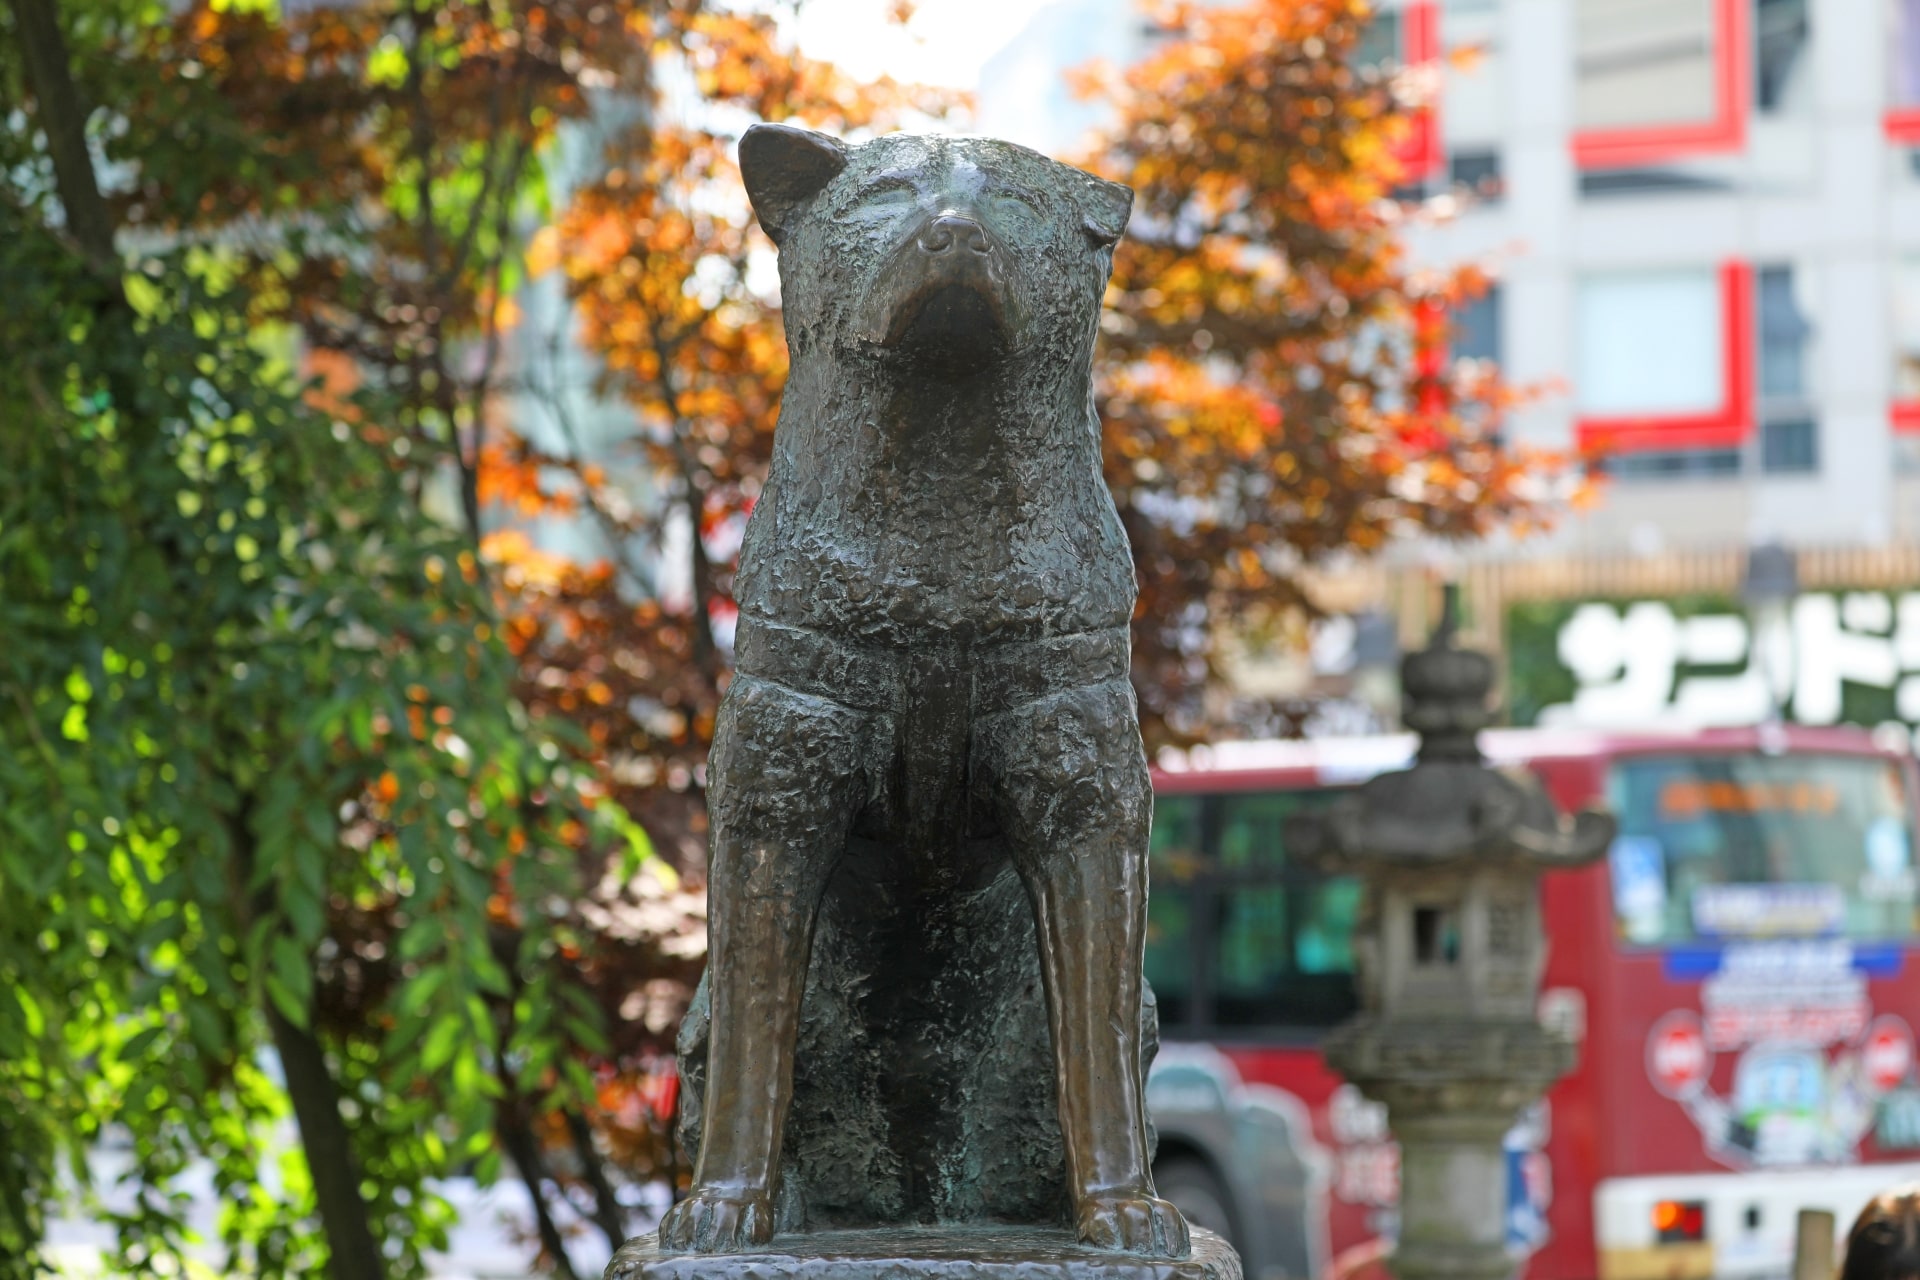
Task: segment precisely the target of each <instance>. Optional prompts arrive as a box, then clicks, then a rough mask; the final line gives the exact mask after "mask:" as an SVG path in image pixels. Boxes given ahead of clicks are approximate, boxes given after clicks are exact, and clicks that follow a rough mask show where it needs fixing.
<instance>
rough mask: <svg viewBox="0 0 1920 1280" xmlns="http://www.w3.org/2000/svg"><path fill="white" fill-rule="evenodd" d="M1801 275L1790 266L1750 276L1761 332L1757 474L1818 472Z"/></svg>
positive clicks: (1809, 334) (1808, 327)
mask: <svg viewBox="0 0 1920 1280" xmlns="http://www.w3.org/2000/svg"><path fill="white" fill-rule="evenodd" d="M1803 281H1804V275H1803V274H1797V273H1795V271H1794V269H1793V268H1792V267H1790V266H1769V267H1762V268H1760V269H1759V270H1758V271H1756V272H1755V273H1754V299H1755V304H1756V307H1757V309H1758V315H1757V316H1756V322H1757V323H1756V328H1757V329H1758V331H1759V339H1760V350H1759V365H1760V368H1759V375H1760V386H1759V402H1758V407H1759V419H1760V458H1759V462H1760V470H1761V471H1762V472H1764V473H1767V474H1770V475H1795V474H1802V475H1803V474H1806V473H1808V472H1812V471H1817V470H1818V469H1819V467H1820V431H1819V425H1818V419H1817V417H1816V416H1815V413H1814V407H1813V389H1812V386H1811V379H1810V372H1809V371H1810V369H1811V364H1812V362H1811V359H1810V350H1811V346H1812V340H1813V326H1812V325H1811V324H1810V323H1808V321H1807V308H1806V306H1805V305H1804V303H1803V301H1802V299H1801V297H1800V289H1801V286H1802V283H1803Z"/></svg>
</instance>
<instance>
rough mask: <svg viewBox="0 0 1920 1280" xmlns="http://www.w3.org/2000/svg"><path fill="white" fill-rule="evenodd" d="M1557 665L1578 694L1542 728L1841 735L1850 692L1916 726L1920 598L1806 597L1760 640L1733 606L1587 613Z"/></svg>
mask: <svg viewBox="0 0 1920 1280" xmlns="http://www.w3.org/2000/svg"><path fill="white" fill-rule="evenodd" d="M1554 657H1555V658H1556V659H1557V661H1558V663H1559V665H1560V666H1561V667H1562V668H1563V669H1564V670H1565V671H1566V672H1567V673H1568V674H1570V675H1571V676H1572V677H1573V682H1574V691H1573V694H1572V696H1571V697H1570V698H1568V699H1567V700H1565V701H1561V702H1556V703H1553V704H1552V705H1548V706H1544V707H1542V708H1541V709H1540V711H1539V714H1538V720H1539V723H1541V724H1543V725H1574V726H1581V727H1586V728H1595V729H1608V728H1644V727H1648V726H1651V725H1658V724H1663V723H1666V724H1675V725H1681V726H1686V727H1691V728H1715V727H1721V726H1737V725H1749V724H1756V723H1759V722H1761V721H1763V720H1765V719H1767V718H1768V717H1769V716H1770V715H1771V714H1773V713H1774V712H1775V711H1779V712H1781V713H1783V714H1784V715H1785V716H1786V717H1788V718H1790V719H1792V720H1795V721H1798V722H1799V723H1802V724H1811V725H1826V724H1837V723H1839V722H1841V721H1842V720H1843V719H1846V718H1848V715H1847V713H1848V710H1849V707H1848V699H1847V696H1846V692H1847V686H1849V685H1854V686H1860V687H1862V688H1864V689H1868V690H1874V691H1877V692H1878V693H1879V697H1878V698H1876V699H1874V701H1875V702H1876V703H1877V704H1879V705H1880V706H1882V707H1883V708H1884V710H1885V715H1884V717H1883V718H1884V719H1886V720H1897V721H1899V722H1901V723H1903V724H1905V725H1906V726H1908V727H1909V728H1911V727H1913V726H1915V725H1920V592H1905V593H1898V594H1890V593H1886V592H1878V591H1846V592H1815V593H1808V594H1805V595H1801V596H1799V597H1798V598H1796V599H1795V600H1794V601H1793V602H1792V604H1791V605H1790V606H1789V607H1788V608H1787V609H1786V610H1785V611H1784V612H1783V613H1782V614H1781V615H1780V616H1779V617H1778V618H1776V619H1774V620H1772V621H1770V622H1767V623H1764V624H1762V625H1761V626H1760V627H1759V628H1758V634H1756V628H1755V626H1754V624H1753V623H1752V622H1750V621H1749V619H1748V618H1746V617H1745V616H1743V615H1742V614H1741V613H1739V612H1738V611H1737V610H1736V609H1735V608H1734V607H1732V606H1729V608H1728V611H1726V612H1707V613H1694V614H1691V615H1688V616H1681V615H1680V613H1679V612H1677V611H1676V609H1675V607H1674V606H1673V605H1672V604H1671V603H1669V602H1667V601H1662V600H1642V601H1638V602H1633V603H1626V604H1614V603H1603V602H1591V603H1586V604H1581V605H1578V606H1576V607H1574V608H1573V610H1572V612H1571V613H1570V614H1569V615H1568V616H1567V617H1566V618H1565V620H1564V621H1563V622H1561V623H1560V624H1559V626H1558V628H1557V631H1556V632H1555V634H1554ZM1702 799H1703V802H1709V803H1710V802H1711V798H1702ZM1805 799H1808V800H1809V801H1811V800H1812V799H1813V798H1811V797H1808V798H1805ZM1787 803H1794V799H1793V798H1791V797H1789V798H1788V800H1787Z"/></svg>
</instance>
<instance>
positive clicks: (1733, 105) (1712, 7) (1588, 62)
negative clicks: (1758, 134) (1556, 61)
mask: <svg viewBox="0 0 1920 1280" xmlns="http://www.w3.org/2000/svg"><path fill="white" fill-rule="evenodd" d="M1754 3H1755V0H1575V6H1574V23H1575V27H1574V41H1575V47H1574V64H1575V65H1574V71H1575V87H1574V124H1575V129H1576V133H1575V135H1574V140H1573V148H1574V158H1575V161H1576V162H1577V163H1578V164H1579V165H1580V167H1581V168H1582V169H1631V168H1645V167H1648V166H1658V165H1662V164H1666V163H1668V162H1671V161H1673V160H1675V159H1679V158H1685V157H1689V156H1695V155H1701V154H1714V153H1725V152H1735V151H1739V150H1741V149H1742V148H1743V147H1744V146H1745V144H1746V120H1747V104H1748V99H1749V90H1748V88H1747V85H1748V81H1749V79H1750V76H1751V70H1752V68H1751V63H1752V61H1753V52H1754V51H1753V49H1752V48H1751V47H1750V44H1749V42H1750V39H1751V36H1750V34H1749V31H1750V23H1751V19H1752V16H1753V15H1752V13H1751V12H1750V9H1749V6H1751V5H1752V4H1754Z"/></svg>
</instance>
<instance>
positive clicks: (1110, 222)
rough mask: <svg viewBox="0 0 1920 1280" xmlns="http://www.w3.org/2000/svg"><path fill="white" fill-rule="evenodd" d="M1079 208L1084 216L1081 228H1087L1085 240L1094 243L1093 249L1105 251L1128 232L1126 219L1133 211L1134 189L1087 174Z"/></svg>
mask: <svg viewBox="0 0 1920 1280" xmlns="http://www.w3.org/2000/svg"><path fill="white" fill-rule="evenodd" d="M1080 207H1081V209H1082V211H1083V216H1084V221H1083V222H1082V224H1081V225H1082V226H1083V227H1085V229H1086V233H1087V239H1089V240H1091V241H1093V243H1094V246H1095V247H1096V248H1101V249H1104V248H1106V247H1107V246H1108V245H1110V244H1112V243H1114V242H1115V241H1116V240H1118V239H1119V238H1120V233H1121V232H1123V231H1125V230H1126V229H1127V217H1128V215H1130V214H1131V213H1132V212H1133V188H1132V187H1128V186H1122V185H1121V184H1120V183H1118V182H1108V181H1107V180H1106V179H1105V178H1096V177H1094V176H1093V175H1092V174H1088V175H1087V182H1086V186H1085V188H1084V189H1083V191H1082V192H1081V196H1080Z"/></svg>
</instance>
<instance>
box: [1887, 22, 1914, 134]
mask: <svg viewBox="0 0 1920 1280" xmlns="http://www.w3.org/2000/svg"><path fill="white" fill-rule="evenodd" d="M1895 25H1896V26H1898V18H1897V16H1896V22H1895ZM1888 34H1889V36H1890V38H1891V39H1893V40H1894V41H1896V42H1898V41H1902V40H1905V39H1906V38H1907V35H1908V33H1907V32H1905V31H1901V30H1895V31H1892V32H1890V33H1888ZM1880 124H1881V128H1883V129H1884V130H1885V131H1886V134H1887V141H1889V142H1892V143H1895V144H1897V145H1901V146H1908V147H1920V102H1913V103H1906V104H1904V105H1901V106H1894V107H1888V108H1887V113H1886V114H1885V115H1884V116H1882V117H1881V118H1880Z"/></svg>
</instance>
